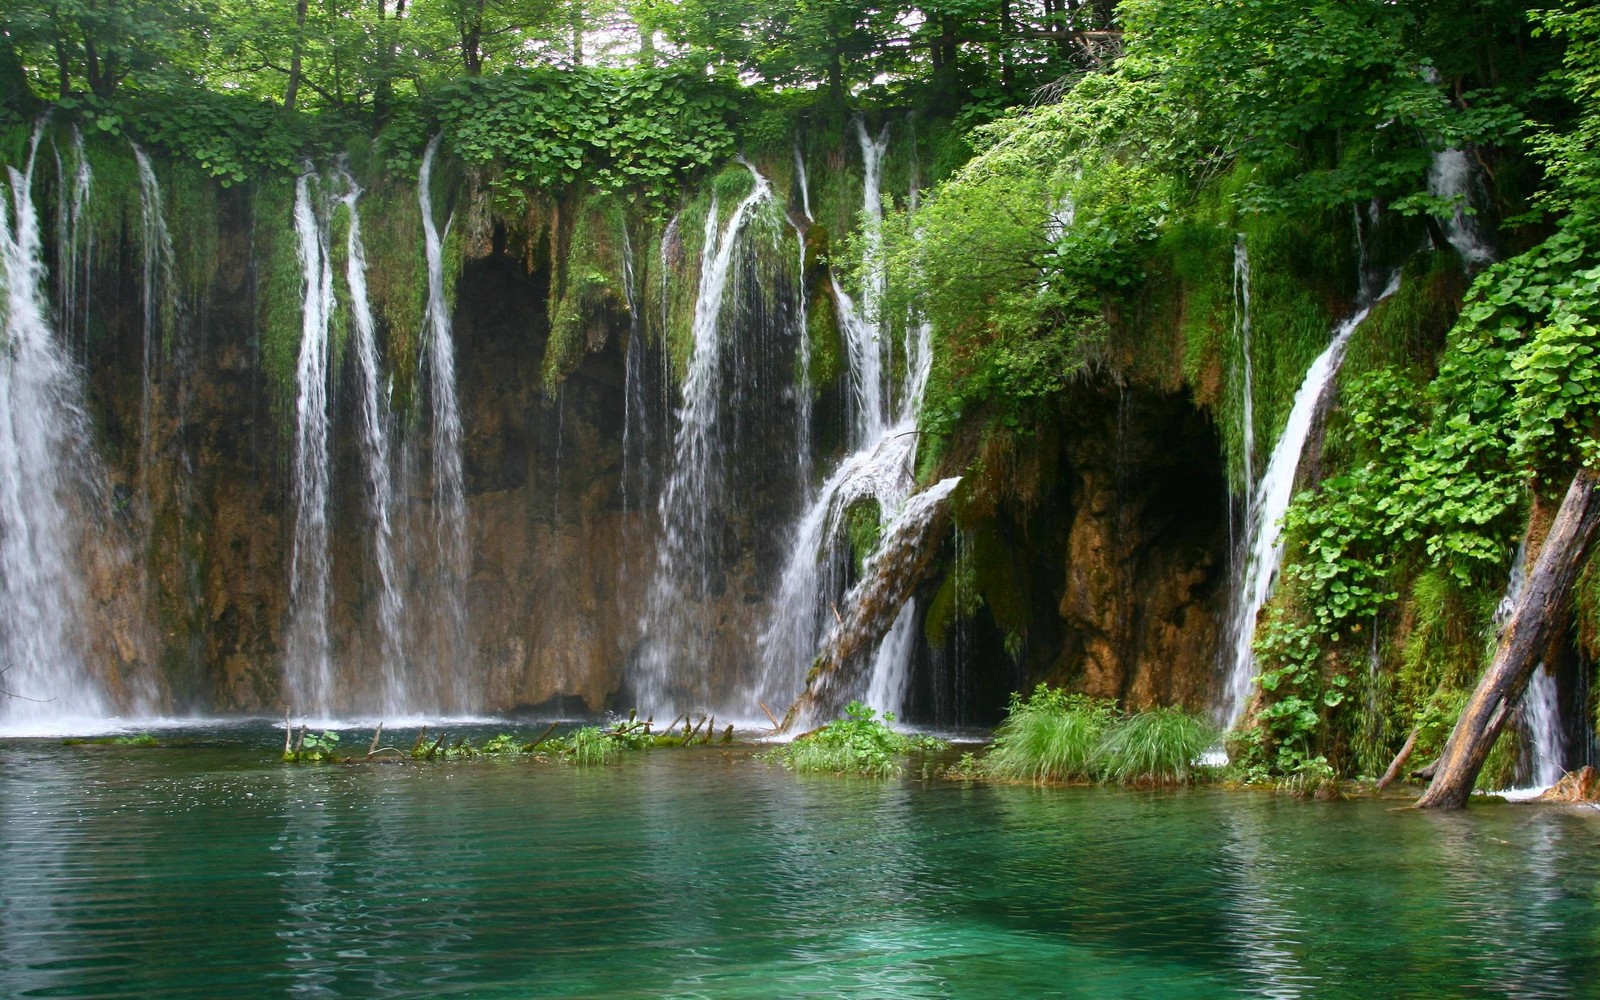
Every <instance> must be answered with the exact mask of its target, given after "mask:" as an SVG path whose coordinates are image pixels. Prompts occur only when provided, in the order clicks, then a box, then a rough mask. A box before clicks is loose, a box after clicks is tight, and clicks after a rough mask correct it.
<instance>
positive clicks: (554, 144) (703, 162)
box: [435, 69, 735, 205]
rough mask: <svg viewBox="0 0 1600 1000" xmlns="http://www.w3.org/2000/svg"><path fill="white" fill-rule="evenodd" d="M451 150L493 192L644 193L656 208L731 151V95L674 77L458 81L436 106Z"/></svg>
mask: <svg viewBox="0 0 1600 1000" xmlns="http://www.w3.org/2000/svg"><path fill="white" fill-rule="evenodd" d="M435 100H436V102H437V113H438V116H439V120H440V122H441V123H442V124H443V126H444V129H445V134H446V136H447V137H448V138H449V141H450V147H451V149H452V150H454V151H455V153H456V154H457V155H459V156H460V157H462V158H463V159H464V160H466V161H467V162H468V163H472V164H478V165H485V166H486V165H489V164H491V163H493V164H496V165H498V166H499V168H500V173H499V176H498V178H497V180H496V183H497V184H500V185H505V186H509V187H511V188H513V189H519V190H539V189H544V190H549V189H553V188H560V187H565V186H568V185H570V184H572V183H574V182H575V181H577V180H578V178H579V177H580V176H582V177H585V178H587V179H588V180H589V181H590V182H591V183H593V184H595V185H597V186H599V187H601V188H605V189H611V190H617V189H621V188H624V187H626V188H631V189H637V190H641V191H644V192H645V193H646V195H647V197H648V198H649V199H650V200H651V201H652V202H654V203H655V204H657V205H660V204H662V203H664V201H665V199H666V197H667V195H668V194H669V193H670V192H671V191H673V190H674V189H675V187H676V186H677V185H678V184H679V183H681V181H682V180H683V178H684V177H685V176H688V175H691V174H693V173H694V172H695V171H697V170H699V169H702V168H704V167H706V166H708V165H710V164H713V163H716V162H718V161H720V160H722V159H725V158H726V157H727V156H728V155H729V154H731V153H732V151H733V140H734V137H733V130H732V129H731V128H730V126H729V124H728V120H727V119H728V116H729V114H730V112H732V111H733V109H734V107H735V104H734V98H733V95H732V94H731V93H730V92H729V91H728V89H727V88H726V87H724V86H722V85H720V84H718V83H715V82H713V81H708V80H706V79H705V78H704V77H695V76H691V75H689V74H686V73H681V72H678V71H675V70H662V71H657V70H648V71H634V72H620V71H609V70H598V69H581V70H571V71H561V72H557V71H553V70H543V69H540V70H526V71H517V72H508V73H505V74H503V75H501V76H498V77H492V78H490V77H469V78H465V79H461V80H457V81H454V82H452V83H450V84H448V85H446V86H444V87H442V88H440V90H439V91H438V92H437V94H436V96H435Z"/></svg>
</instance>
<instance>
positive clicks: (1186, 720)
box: [1096, 707, 1221, 785]
mask: <svg viewBox="0 0 1600 1000" xmlns="http://www.w3.org/2000/svg"><path fill="white" fill-rule="evenodd" d="M1220 736H1221V734H1220V733H1219V732H1218V730H1217V727H1216V726H1214V725H1212V724H1211V723H1209V722H1207V721H1206V720H1205V719H1204V718H1202V717H1201V716H1199V715H1196V714H1194V713H1193V712H1186V711H1184V710H1183V709H1181V708H1175V707H1171V708H1152V709H1149V710H1148V711H1144V712H1135V713H1133V714H1132V715H1128V716H1125V717H1124V718H1122V719H1120V720H1118V721H1117V722H1116V723H1115V724H1114V725H1112V727H1111V728H1110V729H1109V730H1108V731H1107V732H1106V734H1105V736H1104V738H1103V739H1102V740H1101V741H1100V745H1099V746H1098V747H1097V748H1096V756H1097V757H1098V758H1099V763H1100V777H1101V779H1102V780H1104V781H1112V782H1116V783H1118V784H1123V785H1183V784H1188V783H1189V782H1191V781H1194V780H1196V779H1197V778H1198V777H1200V776H1201V775H1202V774H1203V773H1205V771H1206V770H1207V769H1206V768H1204V767H1203V766H1201V765H1197V764H1196V761H1198V760H1199V759H1200V758H1201V755H1202V754H1204V753H1205V752H1206V750H1207V749H1209V748H1211V747H1213V746H1215V745H1216V744H1217V741H1218V739H1219V738H1220Z"/></svg>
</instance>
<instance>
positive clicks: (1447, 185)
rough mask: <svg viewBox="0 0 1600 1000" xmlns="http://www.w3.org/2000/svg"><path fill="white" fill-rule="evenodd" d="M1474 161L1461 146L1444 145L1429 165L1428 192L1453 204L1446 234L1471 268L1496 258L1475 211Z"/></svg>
mask: <svg viewBox="0 0 1600 1000" xmlns="http://www.w3.org/2000/svg"><path fill="white" fill-rule="evenodd" d="M1472 174H1473V171H1472V164H1471V162H1470V161H1469V160H1468V159H1467V154H1466V153H1465V152H1463V151H1462V150H1459V149H1442V150H1440V151H1439V152H1437V153H1435V154H1433V163H1432V165H1431V166H1430V167H1429V168H1428V193H1429V194H1431V195H1433V196H1434V197H1436V198H1441V199H1443V200H1445V201H1447V202H1449V203H1450V205H1451V210H1450V216H1449V217H1448V218H1447V219H1445V220H1444V230H1445V238H1446V239H1448V240H1449V241H1450V245H1451V246H1453V247H1455V248H1456V252H1457V253H1459V254H1460V255H1461V260H1462V263H1464V264H1465V265H1466V267H1467V270H1468V271H1476V270H1477V269H1478V268H1480V267H1482V266H1483V265H1485V264H1488V263H1489V262H1491V261H1493V260H1494V250H1493V249H1492V248H1490V246H1489V244H1488V241H1487V240H1485V239H1484V235H1483V229H1482V227H1480V226H1479V225H1478V220H1477V217H1476V216H1474V215H1472V214H1471V213H1472Z"/></svg>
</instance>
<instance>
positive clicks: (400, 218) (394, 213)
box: [357, 180, 428, 413]
mask: <svg viewBox="0 0 1600 1000" xmlns="http://www.w3.org/2000/svg"><path fill="white" fill-rule="evenodd" d="M357 207H358V208H359V210H360V212H361V239H362V243H363V244H364V245H365V247H366V251H367V297H368V300H369V301H370V303H371V305H372V312H373V316H374V318H375V320H376V322H377V324H378V326H379V328H380V330H381V331H382V340H383V343H384V353H385V359H386V361H387V364H388V370H389V373H390V375H391V377H392V378H393V379H394V395H393V400H392V405H393V406H394V408H395V410H396V411H397V412H400V413H405V412H409V410H410V408H411V405H412V401H413V400H414V399H415V398H416V379H417V367H418V352H419V351H420V350H421V335H422V320H423V314H424V313H425V311H426V309H427V304H428V264H427V257H426V252H425V248H424V247H423V239H422V208H421V205H420V204H419V203H418V201H417V191H416V186H415V184H414V183H413V182H411V181H401V180H393V181H387V182H384V183H379V184H374V185H373V186H372V188H371V189H369V190H368V191H367V192H366V193H364V194H363V195H362V196H361V200H360V201H359V202H357Z"/></svg>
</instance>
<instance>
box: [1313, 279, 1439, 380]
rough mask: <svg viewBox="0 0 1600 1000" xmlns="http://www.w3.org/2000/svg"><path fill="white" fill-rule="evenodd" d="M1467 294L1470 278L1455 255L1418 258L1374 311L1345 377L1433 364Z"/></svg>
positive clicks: (1350, 356) (1348, 361)
mask: <svg viewBox="0 0 1600 1000" xmlns="http://www.w3.org/2000/svg"><path fill="white" fill-rule="evenodd" d="M1465 291H1466V278H1465V275H1464V274H1463V273H1462V270H1461V264H1460V261H1459V260H1458V259H1457V257H1456V256H1455V253H1454V252H1453V251H1449V252H1444V253H1439V252H1433V253H1421V254H1415V255H1413V256H1412V257H1411V258H1410V259H1409V260H1408V261H1406V263H1405V266H1404V268H1403V269H1402V272H1401V278H1400V286H1399V288H1397V289H1396V290H1395V293H1394V294H1393V295H1391V296H1389V297H1388V298H1387V299H1385V300H1383V301H1382V302H1380V303H1378V304H1377V305H1376V306H1374V307H1373V308H1372V313H1371V314H1370V315H1369V316H1368V317H1367V320H1366V322H1365V323H1363V324H1362V325H1361V333H1360V335H1359V336H1357V337H1355V338H1354V339H1353V340H1352V341H1351V343H1350V350H1349V353H1348V354H1347V355H1346V357H1345V363H1344V368H1343V371H1344V373H1345V377H1349V376H1351V375H1359V374H1361V373H1363V372H1368V371H1374V370H1376V369H1378V368H1382V367H1385V366H1391V365H1397V366H1407V365H1416V364H1418V363H1419V362H1420V363H1421V364H1424V365H1426V364H1428V361H1429V359H1431V358H1432V357H1434V356H1435V355H1436V354H1437V353H1438V352H1439V350H1440V349H1441V348H1442V347H1443V346H1444V341H1445V334H1446V333H1448V332H1449V330H1450V328H1451V326H1453V325H1454V324H1455V321H1456V316H1457V314H1458V313H1460V311H1461V296H1462V295H1463V294H1464V293H1465ZM1423 374H1424V375H1428V376H1431V374H1432V372H1431V371H1428V372H1424V373H1423Z"/></svg>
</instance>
